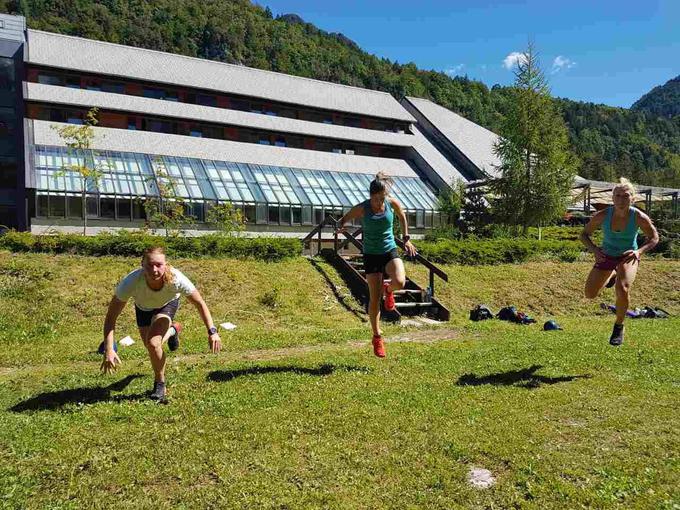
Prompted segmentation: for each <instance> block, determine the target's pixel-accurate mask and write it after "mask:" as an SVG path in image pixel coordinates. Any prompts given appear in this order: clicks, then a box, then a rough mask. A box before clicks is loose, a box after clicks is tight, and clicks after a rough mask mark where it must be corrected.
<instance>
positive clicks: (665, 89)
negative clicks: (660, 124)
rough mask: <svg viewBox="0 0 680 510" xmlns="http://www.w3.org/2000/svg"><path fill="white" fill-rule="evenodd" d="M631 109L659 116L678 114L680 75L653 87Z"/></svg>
mask: <svg viewBox="0 0 680 510" xmlns="http://www.w3.org/2000/svg"><path fill="white" fill-rule="evenodd" d="M631 110H636V111H639V112H647V113H651V114H652V115H658V116H660V117H667V118H669V119H670V118H673V117H675V116H677V115H680V76H676V77H675V78H673V79H672V80H668V81H667V82H666V83H664V84H663V85H659V86H658V87H654V88H653V89H652V90H651V91H649V92H647V94H645V95H644V96H642V97H641V98H640V99H639V100H638V101H636V102H635V104H633V106H631Z"/></svg>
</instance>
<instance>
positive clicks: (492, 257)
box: [416, 239, 584, 265]
mask: <svg viewBox="0 0 680 510" xmlns="http://www.w3.org/2000/svg"><path fill="white" fill-rule="evenodd" d="M416 244H417V247H418V251H419V252H420V254H421V255H422V256H423V257H425V258H427V259H429V260H431V261H432V262H437V263H440V264H463V265H482V264H505V263H515V262H526V261H527V260H529V259H531V258H533V257H536V256H539V257H547V258H554V259H557V260H561V261H565V262H573V261H575V260H577V259H578V258H579V257H580V256H581V253H582V252H583V251H584V248H583V245H582V244H581V243H580V242H578V241H537V240H533V239H488V240H481V239H464V240H451V241H448V240H440V241H437V242H436V243H433V242H426V241H420V242H417V243H416Z"/></svg>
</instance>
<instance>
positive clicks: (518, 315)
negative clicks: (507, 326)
mask: <svg viewBox="0 0 680 510" xmlns="http://www.w3.org/2000/svg"><path fill="white" fill-rule="evenodd" d="M496 317H498V318H499V319H500V320H502V321H509V322H514V323H515V324H533V323H535V322H536V319H533V318H531V317H529V316H528V315H527V314H526V313H524V312H518V311H517V308H515V307H514V306H506V307H505V308H501V310H500V311H499V312H498V313H497V314H496Z"/></svg>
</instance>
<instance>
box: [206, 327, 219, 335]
mask: <svg viewBox="0 0 680 510" xmlns="http://www.w3.org/2000/svg"><path fill="white" fill-rule="evenodd" d="M215 333H217V328H216V327H215V326H210V327H209V328H208V336H210V335H214V334H215Z"/></svg>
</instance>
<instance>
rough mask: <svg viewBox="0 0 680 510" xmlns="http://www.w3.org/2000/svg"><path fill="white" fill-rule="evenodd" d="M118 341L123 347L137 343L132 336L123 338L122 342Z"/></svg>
mask: <svg viewBox="0 0 680 510" xmlns="http://www.w3.org/2000/svg"><path fill="white" fill-rule="evenodd" d="M118 343H119V344H120V345H122V346H123V347H130V346H131V345H132V344H134V343H135V341H134V340H133V339H132V337H130V336H126V337H125V338H121V339H120V342H118Z"/></svg>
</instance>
